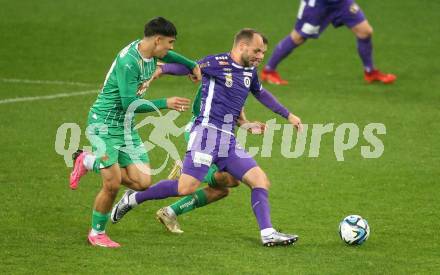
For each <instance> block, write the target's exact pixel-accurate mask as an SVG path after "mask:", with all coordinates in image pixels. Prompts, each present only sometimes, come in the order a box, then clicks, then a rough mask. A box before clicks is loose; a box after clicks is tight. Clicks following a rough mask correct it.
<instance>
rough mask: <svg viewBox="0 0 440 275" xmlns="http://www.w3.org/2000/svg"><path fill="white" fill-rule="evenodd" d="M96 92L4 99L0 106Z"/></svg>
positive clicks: (94, 92) (96, 91) (95, 91)
mask: <svg viewBox="0 0 440 275" xmlns="http://www.w3.org/2000/svg"><path fill="white" fill-rule="evenodd" d="M98 91H99V90H87V91H80V92H73V93H59V94H53V95H46V96H28V97H15V98H6V99H2V100H0V104H7V103H16V102H25V101H36V100H49V99H55V98H62V97H72V96H80V95H88V94H97V93H98Z"/></svg>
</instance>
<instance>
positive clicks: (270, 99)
mask: <svg viewBox="0 0 440 275" xmlns="http://www.w3.org/2000/svg"><path fill="white" fill-rule="evenodd" d="M252 94H253V95H254V96H255V98H256V99H257V100H258V101H260V102H261V103H262V104H263V105H264V106H266V107H267V108H268V109H270V110H272V111H273V112H274V113H277V114H279V115H281V116H282V117H284V118H287V117H288V116H289V114H290V112H289V110H287V108H286V107H284V106H283V105H281V103H279V102H278V100H277V99H276V98H275V97H274V96H273V95H272V94H271V93H270V92H269V91H267V90H266V89H264V88H262V89H261V90H260V91H256V92H253V93H252Z"/></svg>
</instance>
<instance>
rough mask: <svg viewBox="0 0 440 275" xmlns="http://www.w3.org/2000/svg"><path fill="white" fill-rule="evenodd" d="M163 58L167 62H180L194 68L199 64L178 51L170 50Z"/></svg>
mask: <svg viewBox="0 0 440 275" xmlns="http://www.w3.org/2000/svg"><path fill="white" fill-rule="evenodd" d="M162 60H163V61H164V62H166V63H179V64H182V65H184V66H185V67H187V68H188V69H190V70H192V69H194V67H195V66H197V63H196V62H194V61H192V60H190V59H188V58H186V57H184V56H183V55H180V54H178V53H176V52H175V51H168V53H167V55H165V57H164V58H162Z"/></svg>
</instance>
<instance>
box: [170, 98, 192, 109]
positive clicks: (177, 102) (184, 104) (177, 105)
mask: <svg viewBox="0 0 440 275" xmlns="http://www.w3.org/2000/svg"><path fill="white" fill-rule="evenodd" d="M190 103H191V100H189V99H188V98H184V97H177V96H174V97H169V98H167V107H168V109H172V110H176V111H179V112H184V111H186V110H188V109H189V104H190Z"/></svg>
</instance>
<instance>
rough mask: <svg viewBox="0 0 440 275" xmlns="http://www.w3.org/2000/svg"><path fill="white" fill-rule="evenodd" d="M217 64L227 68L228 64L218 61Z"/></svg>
mask: <svg viewBox="0 0 440 275" xmlns="http://www.w3.org/2000/svg"><path fill="white" fill-rule="evenodd" d="M218 64H219V65H221V66H228V65H229V62H227V61H219V62H218Z"/></svg>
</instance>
